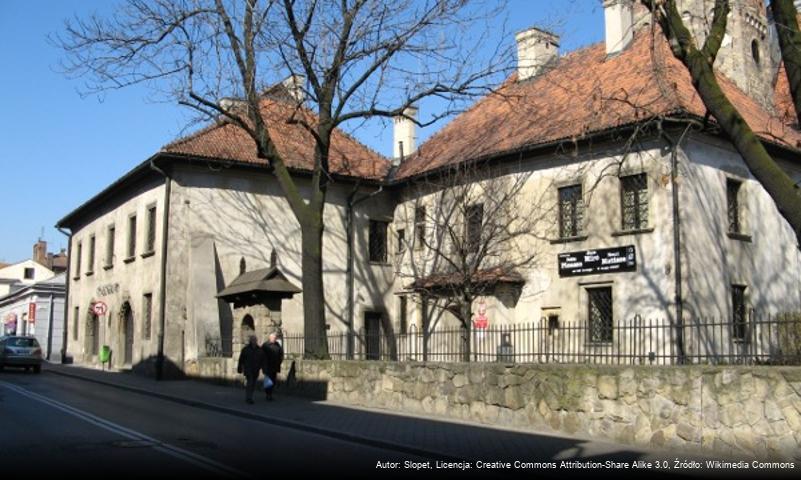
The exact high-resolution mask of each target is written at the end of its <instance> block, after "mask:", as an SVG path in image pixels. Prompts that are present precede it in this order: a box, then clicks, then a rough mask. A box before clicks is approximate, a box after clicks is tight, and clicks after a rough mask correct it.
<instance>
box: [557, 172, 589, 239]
mask: <svg viewBox="0 0 801 480" xmlns="http://www.w3.org/2000/svg"><path fill="white" fill-rule="evenodd" d="M583 224H584V199H583V198H582V195H581V185H572V186H569V187H562V188H560V189H559V238H570V237H578V236H580V235H581V234H583V233H584V227H583Z"/></svg>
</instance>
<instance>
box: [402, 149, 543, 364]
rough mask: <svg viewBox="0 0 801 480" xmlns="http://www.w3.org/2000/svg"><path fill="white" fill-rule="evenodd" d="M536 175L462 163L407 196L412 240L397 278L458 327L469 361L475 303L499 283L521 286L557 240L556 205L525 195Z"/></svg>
mask: <svg viewBox="0 0 801 480" xmlns="http://www.w3.org/2000/svg"><path fill="white" fill-rule="evenodd" d="M531 175H532V171H531V170H530V169H529V170H528V171H527V170H526V169H522V168H510V166H509V165H508V164H507V165H506V166H495V167H492V166H490V165H489V164H475V163H472V162H465V163H462V164H459V165H456V166H453V167H452V168H451V169H448V170H445V171H442V172H440V173H437V174H435V175H433V176H431V177H429V178H426V179H425V180H418V181H417V183H416V184H415V186H414V188H412V189H410V190H409V192H408V193H407V194H408V195H410V196H411V198H413V201H411V202H408V203H407V206H406V208H402V209H401V214H400V215H401V217H400V222H401V224H404V225H406V227H405V230H404V231H405V232H411V233H410V234H409V235H406V234H404V238H403V239H399V240H400V241H402V242H403V243H402V244H403V245H404V248H403V254H402V255H398V257H397V258H396V262H397V266H396V271H397V272H398V277H399V278H400V280H401V281H402V282H404V288H405V289H407V290H411V291H413V292H414V293H415V294H416V296H417V298H418V299H421V300H425V304H429V301H430V302H431V304H430V306H431V307H432V308H434V309H439V310H440V311H442V312H448V313H450V314H451V315H453V317H454V318H456V319H457V320H458V322H459V325H460V327H461V329H462V333H463V334H462V355H463V358H464V360H465V361H469V360H470V351H471V345H470V338H471V335H470V331H471V325H472V320H473V305H474V303H475V301H476V300H477V299H478V298H479V297H482V296H487V295H492V294H494V293H495V289H496V287H497V286H498V285H500V284H510V285H513V286H514V287H517V288H519V287H521V286H522V284H523V283H525V280H524V277H523V276H522V274H524V273H525V272H526V271H528V270H529V269H530V268H532V267H534V266H535V265H536V264H537V263H538V261H541V260H542V258H543V256H544V254H545V252H543V251H541V250H539V249H537V248H533V246H534V245H536V241H537V240H545V239H546V238H548V237H549V234H551V233H552V232H551V231H550V230H549V228H550V227H552V225H553V223H554V222H553V218H554V216H553V213H552V212H553V211H554V207H555V202H552V201H550V198H549V197H548V195H551V194H552V193H553V192H552V191H551V189H547V188H546V189H543V190H542V191H541V193H539V194H534V193H531V192H529V191H527V190H526V189H525V187H526V184H527V183H528V181H529V180H530V178H531ZM538 195H539V197H538ZM518 293H519V292H518ZM428 328H431V326H428Z"/></svg>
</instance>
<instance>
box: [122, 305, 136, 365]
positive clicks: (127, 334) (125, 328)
mask: <svg viewBox="0 0 801 480" xmlns="http://www.w3.org/2000/svg"><path fill="white" fill-rule="evenodd" d="M121 313H122V342H123V343H122V345H123V362H124V363H125V365H130V364H132V363H133V341H134V318H133V310H132V309H131V304H130V303H128V302H125V303H123V304H122V312H121Z"/></svg>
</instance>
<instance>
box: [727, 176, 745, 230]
mask: <svg viewBox="0 0 801 480" xmlns="http://www.w3.org/2000/svg"><path fill="white" fill-rule="evenodd" d="M732 187H735V188H734V191H732V190H733V189H732ZM742 188H743V182H742V181H740V180H737V179H736V178H731V177H726V220H727V222H726V231H727V232H728V233H730V234H734V235H742V234H743V233H744V232H743V219H742V208H741V207H742V202H741V199H740V197H741V192H742Z"/></svg>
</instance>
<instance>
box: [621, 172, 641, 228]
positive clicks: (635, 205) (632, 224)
mask: <svg viewBox="0 0 801 480" xmlns="http://www.w3.org/2000/svg"><path fill="white" fill-rule="evenodd" d="M620 211H621V212H622V214H623V225H622V227H623V230H641V229H644V228H648V176H647V175H646V174H644V173H640V174H638V175H629V176H627V177H620Z"/></svg>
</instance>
